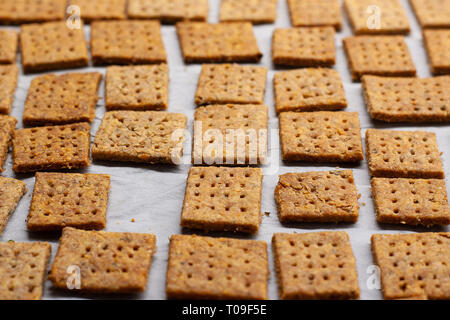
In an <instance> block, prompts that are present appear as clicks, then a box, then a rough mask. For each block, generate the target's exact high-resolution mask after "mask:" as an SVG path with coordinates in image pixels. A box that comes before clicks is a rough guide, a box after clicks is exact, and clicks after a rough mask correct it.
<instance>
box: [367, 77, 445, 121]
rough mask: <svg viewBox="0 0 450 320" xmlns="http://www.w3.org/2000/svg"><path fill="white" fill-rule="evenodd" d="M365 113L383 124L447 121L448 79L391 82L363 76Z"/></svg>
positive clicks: (389, 79)
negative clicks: (366, 111) (384, 122)
mask: <svg viewBox="0 0 450 320" xmlns="http://www.w3.org/2000/svg"><path fill="white" fill-rule="evenodd" d="M362 86H363V89H364V98H365V100H366V104H367V110H368V112H369V114H370V116H371V117H372V118H373V119H376V120H381V121H386V122H448V121H450V106H449V105H450V95H448V93H447V92H449V91H450V76H440V77H433V78H400V77H399V78H395V77H394V78H391V77H378V76H363V77H362Z"/></svg>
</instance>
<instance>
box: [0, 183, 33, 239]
mask: <svg viewBox="0 0 450 320" xmlns="http://www.w3.org/2000/svg"><path fill="white" fill-rule="evenodd" d="M26 192H27V185H26V184H25V183H24V182H22V181H20V180H16V179H13V178H5V177H0V235H1V234H2V231H3V229H5V227H6V223H7V222H8V219H9V217H10V216H11V214H12V213H13V212H14V210H15V209H16V206H17V204H18V203H19V201H20V199H21V198H22V197H23V195H24V194H25V193H26Z"/></svg>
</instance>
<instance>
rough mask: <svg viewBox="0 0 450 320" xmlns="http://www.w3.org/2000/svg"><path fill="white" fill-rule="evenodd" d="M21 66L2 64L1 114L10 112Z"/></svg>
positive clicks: (0, 87)
mask: <svg viewBox="0 0 450 320" xmlns="http://www.w3.org/2000/svg"><path fill="white" fill-rule="evenodd" d="M18 77H19V68H18V67H17V66H16V65H15V64H13V65H5V66H0V114H9V113H10V112H11V109H12V104H13V101H14V93H15V91H16V87H17V79H18Z"/></svg>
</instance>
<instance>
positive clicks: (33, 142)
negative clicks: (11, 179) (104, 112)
mask: <svg viewBox="0 0 450 320" xmlns="http://www.w3.org/2000/svg"><path fill="white" fill-rule="evenodd" d="M89 139H90V126H89V124H87V123H74V124H68V125H62V126H49V127H40V128H29V129H20V130H16V132H15V137H14V139H13V160H14V165H13V170H14V171H15V172H35V171H48V170H61V169H79V168H86V167H88V166H89V164H90V160H89Z"/></svg>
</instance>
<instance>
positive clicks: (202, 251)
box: [166, 235, 269, 300]
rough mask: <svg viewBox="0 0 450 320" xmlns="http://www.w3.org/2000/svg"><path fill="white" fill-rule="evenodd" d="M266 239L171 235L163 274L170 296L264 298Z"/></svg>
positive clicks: (175, 297)
mask: <svg viewBox="0 0 450 320" xmlns="http://www.w3.org/2000/svg"><path fill="white" fill-rule="evenodd" d="M268 279H269V266H268V262H267V243H265V242H263V241H256V240H239V239H230V238H212V237H199V236H195V235H172V237H171V238H170V248H169V262H168V265H167V274H166V293H167V297H168V298H170V299H217V300H219V299H225V300H236V299H244V300H266V299H267V298H268V297H267V281H268Z"/></svg>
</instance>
